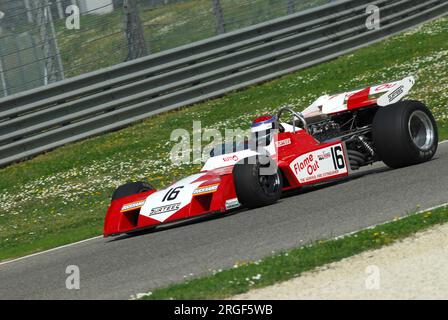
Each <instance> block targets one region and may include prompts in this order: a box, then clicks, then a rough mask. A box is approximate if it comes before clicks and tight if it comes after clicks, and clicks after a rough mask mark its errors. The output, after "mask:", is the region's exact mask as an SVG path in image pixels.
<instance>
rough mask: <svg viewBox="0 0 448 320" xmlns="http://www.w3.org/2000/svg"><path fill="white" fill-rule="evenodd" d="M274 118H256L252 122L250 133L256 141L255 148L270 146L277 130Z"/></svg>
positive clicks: (269, 116) (276, 122)
mask: <svg viewBox="0 0 448 320" xmlns="http://www.w3.org/2000/svg"><path fill="white" fill-rule="evenodd" d="M277 120H278V119H277V117H276V116H271V115H264V116H261V117H258V118H256V119H255V120H254V121H253V122H252V127H251V132H252V135H253V138H254V139H255V141H256V144H257V147H260V146H268V145H270V144H271V141H272V138H273V135H274V133H275V131H276V129H278V121H277Z"/></svg>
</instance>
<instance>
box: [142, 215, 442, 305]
mask: <svg viewBox="0 0 448 320" xmlns="http://www.w3.org/2000/svg"><path fill="white" fill-rule="evenodd" d="M446 222H448V208H447V207H443V208H440V209H437V210H433V211H428V212H425V213H420V214H415V215H411V216H409V217H406V218H403V219H400V220H397V221H393V222H389V223H386V224H383V225H379V226H376V227H375V228H370V229H366V230H362V231H359V232H356V233H355V234H352V235H349V236H345V237H342V238H337V239H331V240H324V241H317V242H315V243H312V244H310V245H308V246H304V247H300V248H296V249H293V250H289V251H285V252H282V253H279V254H277V255H275V256H271V257H267V258H265V259H262V260H260V261H256V262H246V263H240V264H236V265H235V266H234V268H233V269H228V270H224V271H220V272H217V273H215V274H213V275H210V276H206V277H203V278H197V279H193V280H190V281H187V282H185V283H182V284H175V285H172V286H169V287H167V288H162V289H156V290H154V291H153V292H151V293H148V295H147V296H144V297H143V299H154V300H162V299H180V300H182V299H185V300H190V299H191V300H198V299H223V298H228V297H230V296H233V295H237V294H241V293H245V292H247V291H249V290H251V289H256V288H263V287H266V286H269V285H273V284H275V283H278V282H282V281H286V280H289V279H292V278H294V277H297V276H300V274H302V273H303V272H306V271H310V270H313V269H315V268H316V267H319V266H323V265H325V264H328V263H331V262H336V261H340V260H341V259H343V258H347V257H350V256H352V255H355V254H359V253H361V252H363V251H366V250H374V249H378V248H381V247H382V246H385V245H389V244H391V243H393V242H396V241H398V240H400V239H403V238H405V237H409V236H411V235H413V234H415V233H416V232H418V231H422V230H424V229H427V228H428V227H431V226H434V225H437V224H442V223H446Z"/></svg>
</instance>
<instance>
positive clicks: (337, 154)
mask: <svg viewBox="0 0 448 320" xmlns="http://www.w3.org/2000/svg"><path fill="white" fill-rule="evenodd" d="M331 156H332V157H333V165H334V169H335V170H342V169H344V168H345V160H344V152H343V150H342V147H341V146H340V145H339V146H335V147H332V148H331Z"/></svg>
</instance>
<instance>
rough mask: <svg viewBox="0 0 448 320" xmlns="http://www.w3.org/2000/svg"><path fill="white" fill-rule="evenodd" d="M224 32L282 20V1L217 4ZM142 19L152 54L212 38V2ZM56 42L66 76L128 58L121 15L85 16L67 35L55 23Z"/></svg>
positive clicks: (165, 9) (145, 11) (148, 11)
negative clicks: (222, 18)
mask: <svg viewBox="0 0 448 320" xmlns="http://www.w3.org/2000/svg"><path fill="white" fill-rule="evenodd" d="M296 2H297V4H296V11H300V10H304V9H307V8H310V7H314V6H318V5H321V4H324V3H327V2H328V1H327V0H306V1H303V0H301V1H296ZM221 4H222V9H223V12H224V18H225V23H226V31H232V30H236V29H239V28H242V27H246V26H250V25H254V24H256V23H260V22H264V21H267V20H270V19H273V18H277V17H281V16H284V15H286V6H285V1H284V0H251V1H244V2H241V1H238V0H221ZM140 19H141V21H142V24H143V27H144V33H145V39H146V42H147V45H148V49H149V50H150V52H151V53H157V52H160V51H163V50H167V49H171V48H175V47H177V46H180V45H184V44H188V43H191V42H194V41H198V40H202V39H206V38H209V37H212V36H214V35H216V25H215V24H216V22H215V17H214V15H213V13H212V2H211V1H210V0H189V1H182V2H179V3H174V4H168V5H163V6H157V7H155V8H145V7H144V6H143V5H140ZM56 30H57V38H58V42H59V46H60V51H61V56H62V61H63V65H64V68H65V73H66V76H67V77H72V76H76V75H79V74H82V73H86V72H89V71H94V70H97V69H100V68H104V67H108V66H112V65H115V64H117V63H120V62H123V61H124V60H125V59H126V56H127V48H126V40H125V38H124V33H123V12H122V9H121V8H116V9H115V10H114V12H113V13H110V14H106V15H102V16H100V17H99V16H96V15H83V16H82V17H81V28H80V30H68V29H67V28H66V27H65V21H58V22H57V24H56Z"/></svg>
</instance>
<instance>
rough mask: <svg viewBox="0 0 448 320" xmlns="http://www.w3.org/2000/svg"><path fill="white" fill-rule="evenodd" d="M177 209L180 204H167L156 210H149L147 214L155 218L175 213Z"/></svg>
mask: <svg viewBox="0 0 448 320" xmlns="http://www.w3.org/2000/svg"><path fill="white" fill-rule="evenodd" d="M179 209H180V202H179V203H175V204H169V205H167V206H163V207H157V208H153V209H151V212H150V213H149V216H155V215H157V214H162V213H167V212H172V211H177V210H179Z"/></svg>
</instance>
